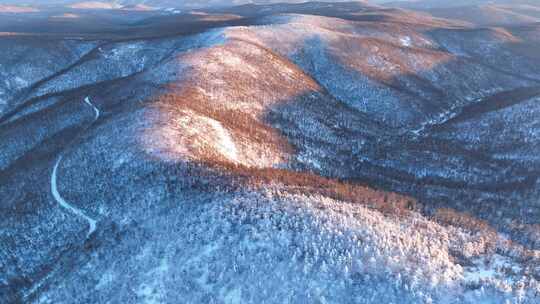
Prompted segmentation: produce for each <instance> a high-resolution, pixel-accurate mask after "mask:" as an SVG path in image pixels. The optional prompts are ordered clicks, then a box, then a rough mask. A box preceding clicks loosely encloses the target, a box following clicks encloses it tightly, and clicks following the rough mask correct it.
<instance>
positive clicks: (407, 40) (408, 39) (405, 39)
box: [399, 36, 412, 47]
mask: <svg viewBox="0 0 540 304" xmlns="http://www.w3.org/2000/svg"><path fill="white" fill-rule="evenodd" d="M399 42H400V43H401V45H402V46H404V47H410V46H411V45H412V40H411V37H409V36H405V37H401V38H399Z"/></svg>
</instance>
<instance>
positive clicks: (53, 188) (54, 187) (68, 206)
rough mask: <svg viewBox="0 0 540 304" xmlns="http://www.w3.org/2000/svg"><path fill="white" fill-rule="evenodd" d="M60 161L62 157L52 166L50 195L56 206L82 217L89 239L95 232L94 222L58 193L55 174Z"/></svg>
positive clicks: (56, 175)
mask: <svg viewBox="0 0 540 304" xmlns="http://www.w3.org/2000/svg"><path fill="white" fill-rule="evenodd" d="M62 159H63V155H61V156H60V157H59V158H58V160H57V161H56V163H55V164H54V168H53V172H52V175H51V193H52V195H53V197H54V199H55V200H56V202H58V204H60V206H62V208H64V209H66V210H68V211H69V212H71V213H73V214H75V215H76V216H78V217H82V218H83V219H85V220H86V221H87V222H88V225H89V228H88V233H87V235H86V237H89V236H90V235H92V233H94V231H96V220H94V219H92V218H90V217H89V216H87V215H86V214H84V212H83V211H82V210H81V209H78V208H76V207H74V206H73V205H71V204H70V203H68V202H67V201H66V200H65V199H64V198H63V197H62V195H61V194H60V192H59V191H58V185H57V182H58V174H57V173H58V166H59V165H60V162H61V161H62Z"/></svg>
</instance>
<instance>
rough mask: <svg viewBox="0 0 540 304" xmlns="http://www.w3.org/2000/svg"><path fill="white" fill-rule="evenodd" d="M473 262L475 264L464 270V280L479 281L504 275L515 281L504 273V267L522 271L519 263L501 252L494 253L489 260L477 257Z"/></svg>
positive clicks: (515, 271) (513, 270) (516, 271)
mask: <svg viewBox="0 0 540 304" xmlns="http://www.w3.org/2000/svg"><path fill="white" fill-rule="evenodd" d="M473 264H474V265H475V266H473V267H466V268H465V270H464V272H463V277H464V281H465V282H467V283H478V282H481V281H484V280H489V279H496V278H498V277H503V278H506V279H508V280H510V282H513V281H512V280H511V277H510V276H508V274H505V273H503V271H504V269H510V270H511V271H512V272H514V273H518V272H519V271H521V266H519V264H517V263H515V262H513V261H512V260H511V259H509V258H508V257H504V256H501V255H499V254H494V255H493V256H492V257H491V259H489V260H487V258H486V257H481V258H477V259H476V260H474V261H473Z"/></svg>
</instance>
